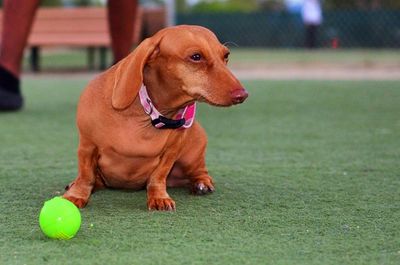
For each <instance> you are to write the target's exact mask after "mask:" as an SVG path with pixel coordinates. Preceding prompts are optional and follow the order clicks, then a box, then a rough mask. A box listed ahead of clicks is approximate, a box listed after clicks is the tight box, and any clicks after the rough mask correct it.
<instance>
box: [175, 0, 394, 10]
mask: <svg viewBox="0 0 400 265" xmlns="http://www.w3.org/2000/svg"><path fill="white" fill-rule="evenodd" d="M321 2H322V5H323V7H324V8H325V9H362V10H365V9H371V10H373V9H382V8H384V9H399V8H400V0H321ZM176 6H177V11H178V13H187V12H202V13H208V12H238V11H240V12H252V11H257V10H283V9H284V8H285V0H246V1H243V0H201V1H199V3H197V4H195V5H193V6H189V5H188V3H187V1H186V0H176Z"/></svg>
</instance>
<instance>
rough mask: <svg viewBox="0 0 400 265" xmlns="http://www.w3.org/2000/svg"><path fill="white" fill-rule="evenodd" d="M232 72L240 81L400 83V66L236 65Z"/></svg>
mask: <svg viewBox="0 0 400 265" xmlns="http://www.w3.org/2000/svg"><path fill="white" fill-rule="evenodd" d="M232 71H233V72H234V73H235V74H236V75H237V76H238V77H239V79H265V80H282V79H283V80H290V79H294V80H299V79H300V80H305V79H307V80H399V81H400V66H399V65H373V66H368V65H366V66H364V65H346V66H341V65H334V64H319V65H316V64H313V65H300V64H284V65H252V66H251V65H236V66H233V67H232Z"/></svg>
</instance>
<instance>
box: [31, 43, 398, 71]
mask: <svg viewBox="0 0 400 265" xmlns="http://www.w3.org/2000/svg"><path fill="white" fill-rule="evenodd" d="M96 55H97V54H96ZM96 58H97V57H96ZM230 58H231V59H230V64H231V66H233V67H236V66H243V64H245V65H246V66H247V64H252V65H269V66H274V65H275V66H282V65H287V64H289V65H293V64H295V65H298V64H300V65H339V66H341V67H343V66H352V67H380V66H381V67H382V66H383V67H396V68H400V53H399V52H398V50H395V49H393V50H390V49H383V50H368V49H338V50H332V49H330V50H326V49H320V50H316V51H311V52H310V51H305V50H302V49H291V50H285V49H244V48H232V52H231V56H230ZM97 59H98V58H97ZM111 61H112V60H111V58H110V53H108V62H111ZM41 66H42V69H43V70H45V71H49V70H50V71H59V70H65V69H68V70H73V71H77V69H78V70H79V69H80V70H82V69H86V68H87V54H86V51H85V49H67V50H57V49H56V50H52V49H50V50H49V49H44V50H43V54H42V57H41ZM25 68H26V69H27V68H28V58H26V60H25Z"/></svg>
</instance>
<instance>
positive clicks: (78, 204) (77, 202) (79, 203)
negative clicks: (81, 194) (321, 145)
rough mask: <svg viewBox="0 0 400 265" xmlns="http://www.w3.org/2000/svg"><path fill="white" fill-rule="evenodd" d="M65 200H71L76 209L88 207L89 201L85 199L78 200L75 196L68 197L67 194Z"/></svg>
mask: <svg viewBox="0 0 400 265" xmlns="http://www.w3.org/2000/svg"><path fill="white" fill-rule="evenodd" d="M63 197H64V198H65V199H67V200H69V201H70V202H72V203H73V204H75V205H76V207H78V208H84V207H85V206H86V204H87V203H88V200H87V199H86V200H85V199H83V198H76V197H74V196H68V195H66V194H64V196H63Z"/></svg>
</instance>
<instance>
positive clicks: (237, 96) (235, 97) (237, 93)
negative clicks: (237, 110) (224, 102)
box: [231, 88, 249, 104]
mask: <svg viewBox="0 0 400 265" xmlns="http://www.w3.org/2000/svg"><path fill="white" fill-rule="evenodd" d="M248 96H249V93H247V91H246V89H244V88H241V89H235V90H233V91H232V92H231V97H232V102H233V104H239V103H242V102H243V101H245V99H246V98H247V97H248Z"/></svg>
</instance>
